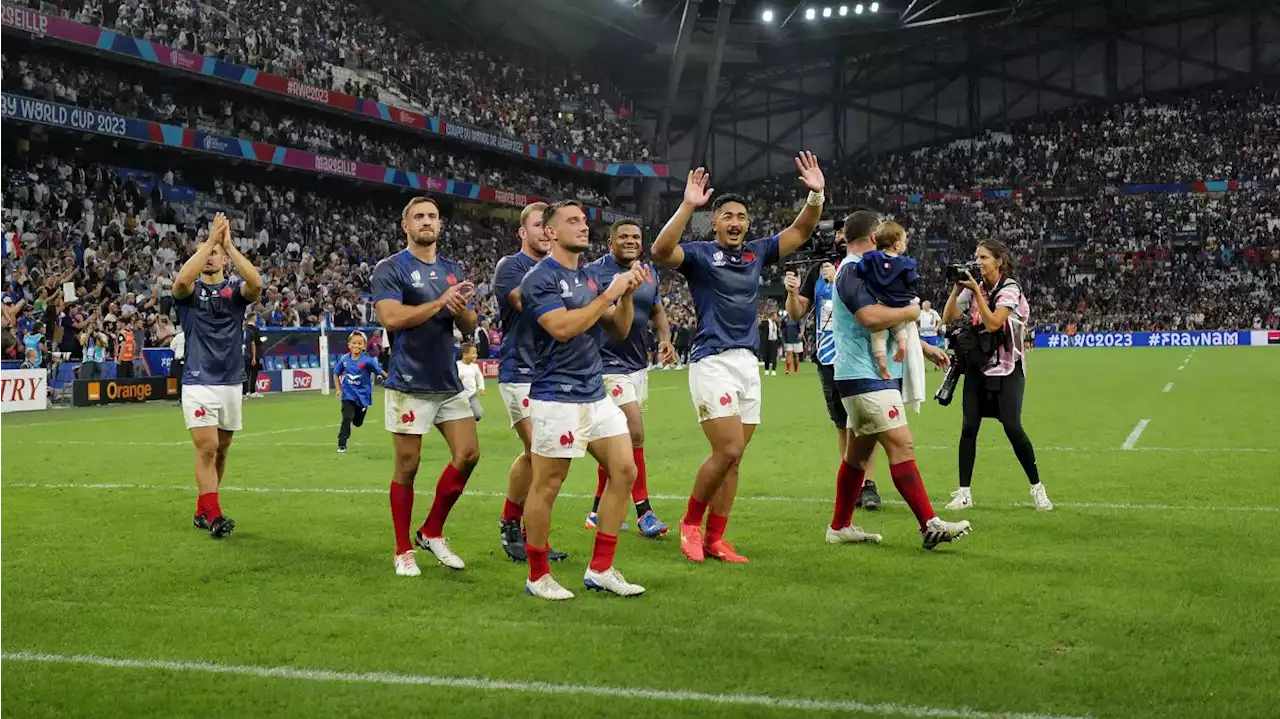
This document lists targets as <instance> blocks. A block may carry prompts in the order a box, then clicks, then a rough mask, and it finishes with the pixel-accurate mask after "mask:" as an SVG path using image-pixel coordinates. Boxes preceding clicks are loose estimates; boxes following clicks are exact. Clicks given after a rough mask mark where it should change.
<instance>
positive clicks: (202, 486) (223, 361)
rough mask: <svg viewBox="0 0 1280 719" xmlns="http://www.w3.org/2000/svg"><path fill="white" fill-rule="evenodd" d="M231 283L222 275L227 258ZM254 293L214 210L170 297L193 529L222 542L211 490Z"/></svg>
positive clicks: (219, 469)
mask: <svg viewBox="0 0 1280 719" xmlns="http://www.w3.org/2000/svg"><path fill="white" fill-rule="evenodd" d="M228 257H230V258H231V264H232V266H233V267H235V270H236V274H238V275H239V276H240V279H239V280H232V279H229V278H228V277H227V276H226V269H227V258H228ZM261 296H262V276H261V275H259V274H258V270H257V268H255V267H254V266H253V263H252V262H250V261H249V259H248V258H247V257H245V256H244V255H243V254H241V253H240V250H238V249H236V246H235V243H234V242H232V240H231V225H230V223H228V222H227V218H226V215H223V214H222V213H221V212H219V213H218V214H217V215H216V216H214V218H213V228H212V229H211V230H210V231H209V237H208V239H206V240H205V241H204V242H202V243H201V244H200V247H199V249H197V250H196V253H195V254H194V255H192V256H191V259H189V260H187V261H186V263H184V264H183V265H182V269H180V270H178V276H177V277H176V278H175V279H174V280H173V299H174V304H175V305H176V306H177V308H178V321H179V322H180V323H181V324H182V332H183V334H184V335H185V336H186V364H185V365H184V366H183V368H182V414H183V415H184V417H185V418H186V421H187V429H188V430H190V431H191V444H193V445H194V446H195V450H196V490H197V491H198V493H199V497H198V498H197V499H196V515H195V519H194V520H193V523H194V524H195V527H196V529H207V530H209V536H210V537H213V538H214V539H218V538H220V537H225V536H227V535H228V534H230V533H231V530H233V529H235V527H236V523H235V522H234V521H233V520H232V519H231V518H230V517H227V516H225V515H224V514H223V513H222V507H221V505H219V504H218V487H219V485H221V484H222V475H223V473H224V472H225V471H226V468H227V450H229V449H230V448H231V439H232V437H233V436H234V435H235V432H236V431H238V430H239V429H240V428H241V426H242V424H243V423H242V421H241V416H240V405H241V402H242V401H243V397H242V395H241V394H240V385H241V384H242V383H243V382H244V378H245V371H244V345H243V344H241V335H240V331H241V326H242V325H243V324H244V311H245V309H246V308H247V307H248V306H249V305H250V304H252V303H253V302H254V301H255V300H257V299H258V298H259V297H261Z"/></svg>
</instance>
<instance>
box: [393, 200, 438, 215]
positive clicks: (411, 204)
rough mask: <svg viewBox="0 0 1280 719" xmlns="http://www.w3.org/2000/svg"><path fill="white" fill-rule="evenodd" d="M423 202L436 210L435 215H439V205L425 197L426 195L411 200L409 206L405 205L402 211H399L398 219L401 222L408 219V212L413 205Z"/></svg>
mask: <svg viewBox="0 0 1280 719" xmlns="http://www.w3.org/2000/svg"><path fill="white" fill-rule="evenodd" d="M424 202H430V203H431V206H432V207H434V208H436V213H437V214H439V212H440V205H439V203H437V202H436V201H435V200H433V199H431V198H430V197H427V196H426V195H419V196H417V197H415V198H413V199H412V200H409V204H407V205H405V206H404V209H403V210H401V211H400V219H402V220H407V219H409V210H412V209H413V206H414V205H421V204H422V203H424Z"/></svg>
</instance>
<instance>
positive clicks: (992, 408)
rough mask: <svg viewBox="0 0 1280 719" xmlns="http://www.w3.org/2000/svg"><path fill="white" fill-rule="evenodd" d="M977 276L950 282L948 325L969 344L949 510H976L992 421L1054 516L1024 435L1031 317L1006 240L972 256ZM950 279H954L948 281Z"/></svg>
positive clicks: (1040, 504)
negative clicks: (975, 484) (983, 439)
mask: <svg viewBox="0 0 1280 719" xmlns="http://www.w3.org/2000/svg"><path fill="white" fill-rule="evenodd" d="M974 258H975V262H974V264H973V265H972V268H973V270H977V271H978V272H979V274H980V276H981V277H980V279H981V282H978V280H975V279H974V277H973V274H972V272H971V271H965V272H962V273H960V274H959V277H958V278H956V277H954V276H952V277H951V279H953V282H954V285H953V286H952V288H951V296H950V297H948V298H947V306H946V308H945V309H944V310H943V312H942V321H943V322H944V323H946V324H948V325H952V324H953V323H954V324H956V325H959V327H960V331H961V332H962V333H963V332H964V331H965V330H967V331H968V332H969V333H970V337H969V338H966V339H967V340H968V341H964V342H958V343H956V344H957V345H958V346H959V347H961V352H964V353H965V354H967V356H966V357H961V358H959V359H960V361H962V362H966V370H965V375H964V399H963V400H962V402H963V410H964V423H963V424H962V425H961V428H960V488H959V489H957V490H956V491H955V492H952V494H951V496H952V500H951V502H950V503H949V504H948V505H947V509H964V508H967V507H972V506H973V497H972V495H971V493H970V489H969V485H970V484H971V482H972V481H973V464H974V460H975V459H976V457H977V451H978V430H979V428H981V426H982V418H983V417H994V418H996V419H998V420H1000V424H1002V425H1003V426H1004V433H1005V436H1006V437H1008V438H1009V444H1011V445H1013V453H1014V454H1015V455H1017V457H1018V462H1019V463H1020V464H1021V465H1022V471H1023V472H1025V473H1026V475H1027V481H1029V482H1030V483H1031V500H1032V503H1033V504H1034V506H1035V508H1036V509H1038V510H1041V511H1048V510H1051V509H1053V503H1052V502H1050V501H1049V495H1048V494H1046V492H1045V489H1044V485H1043V484H1041V483H1040V472H1039V469H1038V468H1037V467H1036V452H1035V449H1034V448H1033V447H1032V446H1031V440H1030V439H1029V438H1028V437H1027V433H1026V432H1025V431H1024V430H1023V429H1022V393H1023V390H1024V389H1025V388H1026V372H1025V367H1024V347H1023V335H1024V333H1025V331H1026V327H1027V320H1028V318H1029V317H1030V315H1031V310H1030V307H1029V306H1028V304H1027V299H1026V297H1024V296H1023V294H1022V288H1021V287H1020V286H1019V285H1018V283H1017V282H1016V281H1015V280H1014V279H1013V275H1014V271H1015V267H1016V266H1015V263H1014V261H1013V253H1012V252H1010V251H1009V246H1008V245H1006V244H1005V243H1004V242H1003V241H1002V240H1000V239H995V238H993V239H990V240H983V241H982V242H979V243H978V249H977V251H976V252H974ZM950 274H952V273H949V275H950Z"/></svg>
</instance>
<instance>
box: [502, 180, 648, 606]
mask: <svg viewBox="0 0 1280 719" xmlns="http://www.w3.org/2000/svg"><path fill="white" fill-rule="evenodd" d="M542 225H543V229H544V231H545V232H546V233H547V237H548V238H549V239H550V240H551V254H550V255H549V256H548V257H547V258H546V259H544V260H542V261H541V262H539V263H538V264H537V265H536V266H535V267H534V268H533V269H532V270H530V271H529V273H528V274H527V275H525V277H524V280H523V281H522V282H521V283H520V297H521V298H522V301H523V303H524V314H525V317H526V319H527V320H528V321H532V322H533V323H534V325H535V326H534V329H533V338H534V346H535V348H536V349H537V353H538V354H537V362H536V364H535V367H536V368H537V369H536V371H535V373H534V376H533V382H532V383H531V385H530V387H529V405H530V407H529V409H530V419H531V420H532V422H533V435H532V442H531V444H532V452H533V463H532V466H533V485H532V487H531V488H530V490H529V498H528V502H527V503H526V505H525V513H524V521H525V527H526V528H527V529H528V531H529V538H528V541H527V543H526V545H525V551H526V552H527V553H528V555H529V579H528V581H526V582H525V591H527V592H528V593H529V594H531V595H533V596H535V597H538V598H540V599H553V600H558V599H572V598H573V593H572V592H570V591H569V590H567V589H565V588H564V587H562V586H560V584H558V583H557V582H556V580H555V578H554V577H552V576H551V569H550V567H549V565H548V564H547V546H548V545H547V539H548V536H549V535H550V533H551V506H552V504H554V503H555V500H556V495H557V494H559V493H560V486H561V484H563V482H564V478H565V476H566V475H567V474H568V473H569V462H570V461H571V460H572V459H573V458H575V457H581V456H583V455H584V454H586V453H587V452H590V453H591V456H592V457H595V459H596V461H597V462H599V463H600V464H601V465H602V466H603V467H604V468H605V471H606V472H608V475H609V482H608V484H607V485H606V486H605V490H604V500H603V501H602V502H601V503H600V521H599V525H598V527H597V529H596V542H595V550H594V551H593V553H592V557H591V564H590V566H589V567H588V568H587V573H586V575H585V576H584V577H583V579H582V583H583V584H584V585H585V586H586V587H587V588H588V589H594V590H599V591H606V592H612V593H614V594H618V595H621V596H633V595H637V594H642V593H643V592H644V587H641V586H640V585H638V584H631V583H629V582H627V580H626V579H624V578H623V576H622V574H621V573H620V572H618V570H616V569H614V568H613V555H614V550H615V549H617V546H618V530H619V528H620V527H621V526H622V518H623V516H624V515H626V513H627V498H628V497H629V496H630V494H631V485H632V484H634V483H635V480H636V465H635V460H634V459H633V458H632V455H631V439H630V436H629V433H628V431H627V418H626V415H624V414H623V413H622V410H620V409H618V406H617V405H616V404H614V403H613V402H612V401H610V400H609V399H608V398H607V397H605V394H604V380H603V378H602V376H601V374H602V371H603V366H602V364H601V360H600V349H601V347H602V346H603V345H604V336H603V335H604V332H605V330H608V331H609V333H610V334H612V335H613V336H614V337H617V338H619V339H623V338H625V337H626V336H627V333H628V332H630V330H631V324H632V317H633V307H632V304H631V294H632V293H633V292H634V291H635V290H636V288H637V287H640V286H641V285H642V284H644V283H645V282H647V281H648V280H649V279H650V277H649V274H648V272H647V271H646V268H645V267H644V266H643V265H641V266H639V267H635V268H633V269H631V270H628V271H627V272H624V273H621V274H619V275H617V276H616V277H614V279H613V281H612V282H611V283H610V284H609V286H608V287H607V288H603V292H601V291H600V290H601V289H602V288H600V287H599V286H598V285H597V283H596V280H595V278H594V275H593V273H592V272H589V271H588V270H587V268H586V267H584V266H582V263H581V260H582V253H583V252H584V251H585V250H586V249H587V247H588V245H589V243H590V236H589V234H588V228H587V216H586V214H585V213H583V211H582V204H581V203H579V202H577V201H575V200H565V201H562V202H557V203H556V204H554V205H551V206H550V207H548V208H547V209H546V210H544V211H543V213H542ZM615 303H616V304H615Z"/></svg>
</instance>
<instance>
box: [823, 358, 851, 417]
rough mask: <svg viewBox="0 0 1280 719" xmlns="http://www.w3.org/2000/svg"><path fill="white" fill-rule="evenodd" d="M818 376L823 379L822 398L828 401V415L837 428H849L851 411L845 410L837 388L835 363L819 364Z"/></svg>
mask: <svg viewBox="0 0 1280 719" xmlns="http://www.w3.org/2000/svg"><path fill="white" fill-rule="evenodd" d="M818 377H819V378H820V379H821V380H822V398H823V399H825V400H826V401H827V416H828V417H830V418H831V421H832V422H834V423H835V425H836V429H847V427H848V424H849V413H848V412H845V411H844V402H842V401H840V392H839V390H837V389H836V367H835V365H829V364H819V365H818Z"/></svg>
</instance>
